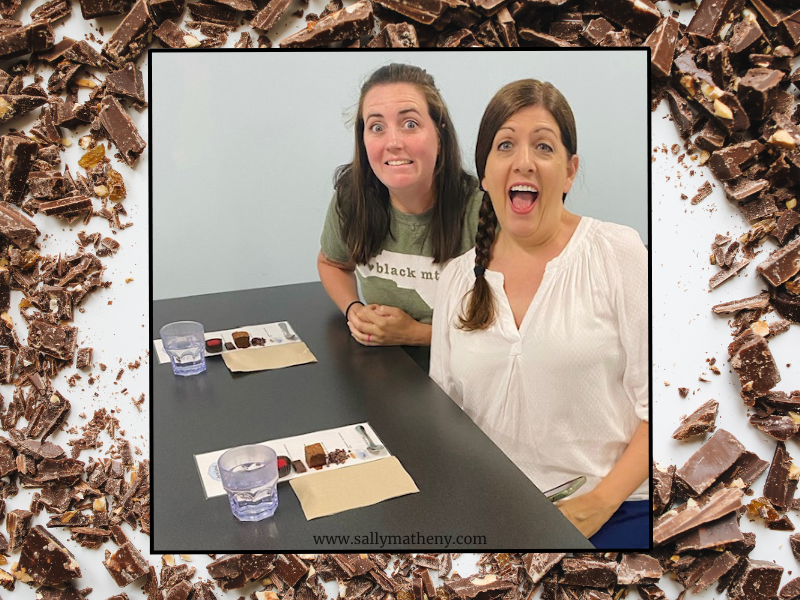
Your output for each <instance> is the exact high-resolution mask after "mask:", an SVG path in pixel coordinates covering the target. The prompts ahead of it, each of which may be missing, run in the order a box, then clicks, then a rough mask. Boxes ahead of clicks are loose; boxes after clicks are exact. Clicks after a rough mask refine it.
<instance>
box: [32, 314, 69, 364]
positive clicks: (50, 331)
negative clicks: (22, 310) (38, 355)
mask: <svg viewBox="0 0 800 600" xmlns="http://www.w3.org/2000/svg"><path fill="white" fill-rule="evenodd" d="M77 336H78V328H77V327H67V326H66V325H52V324H50V323H48V322H46V321H42V320H40V319H35V320H33V321H31V323H30V330H29V333H28V345H29V346H30V347H31V348H35V349H36V350H39V351H40V352H44V353H45V354H49V355H51V356H54V357H56V358H60V359H61V360H70V361H71V360H72V358H73V355H74V352H75V346H76V345H77Z"/></svg>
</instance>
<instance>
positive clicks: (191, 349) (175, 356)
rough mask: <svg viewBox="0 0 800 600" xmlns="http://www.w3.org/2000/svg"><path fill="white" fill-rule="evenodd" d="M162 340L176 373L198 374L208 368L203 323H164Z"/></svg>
mask: <svg viewBox="0 0 800 600" xmlns="http://www.w3.org/2000/svg"><path fill="white" fill-rule="evenodd" d="M161 341H162V342H163V344H164V350H165V351H166V353H167V354H168V355H169V360H170V362H172V372H173V373H175V375H197V374H198V373H202V372H203V371H205V370H206V349H205V336H204V335H203V325H202V324H201V323H197V322H195V321H178V322H176V323H169V324H168V325H164V326H163V327H162V328H161Z"/></svg>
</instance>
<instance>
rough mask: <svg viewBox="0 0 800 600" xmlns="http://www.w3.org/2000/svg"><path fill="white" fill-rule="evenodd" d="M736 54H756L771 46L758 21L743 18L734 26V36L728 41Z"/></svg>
mask: <svg viewBox="0 0 800 600" xmlns="http://www.w3.org/2000/svg"><path fill="white" fill-rule="evenodd" d="M728 45H729V46H730V49H731V51H732V52H733V53H734V54H739V55H742V54H755V53H756V52H763V51H764V50H766V49H767V48H769V42H767V38H766V37H764V32H763V31H762V29H761V25H759V24H758V21H756V20H755V19H754V20H752V21H751V20H743V21H740V22H739V23H737V24H736V25H735V26H734V28H733V36H732V37H731V39H730V41H729V42H728Z"/></svg>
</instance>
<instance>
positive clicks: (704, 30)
mask: <svg viewBox="0 0 800 600" xmlns="http://www.w3.org/2000/svg"><path fill="white" fill-rule="evenodd" d="M742 8H744V0H717V1H716V2H709V1H705V2H701V3H700V6H699V7H698V8H697V10H696V11H695V13H694V15H693V16H692V20H691V21H690V22H689V25H688V26H687V27H686V32H687V33H696V34H698V35H702V36H703V37H707V38H717V37H718V36H719V33H720V31H721V30H722V28H723V27H724V26H725V25H726V24H727V23H730V22H731V21H732V20H733V19H734V18H735V17H736V15H737V14H739V13H740V12H741V10H742Z"/></svg>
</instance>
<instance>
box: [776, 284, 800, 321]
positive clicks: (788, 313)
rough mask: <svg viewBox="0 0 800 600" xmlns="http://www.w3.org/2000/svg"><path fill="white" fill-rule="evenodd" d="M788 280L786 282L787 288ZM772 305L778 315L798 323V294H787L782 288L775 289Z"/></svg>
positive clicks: (799, 313) (799, 314)
mask: <svg viewBox="0 0 800 600" xmlns="http://www.w3.org/2000/svg"><path fill="white" fill-rule="evenodd" d="M788 284H789V282H787V283H786V288H787V289H788V287H789V286H788ZM772 305H773V306H774V307H775V310H777V311H778V313H780V315H781V316H782V317H783V318H785V319H789V320H790V321H792V322H794V323H800V296H797V295H791V294H787V293H786V292H784V291H782V290H776V291H775V293H774V295H773V296H772Z"/></svg>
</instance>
